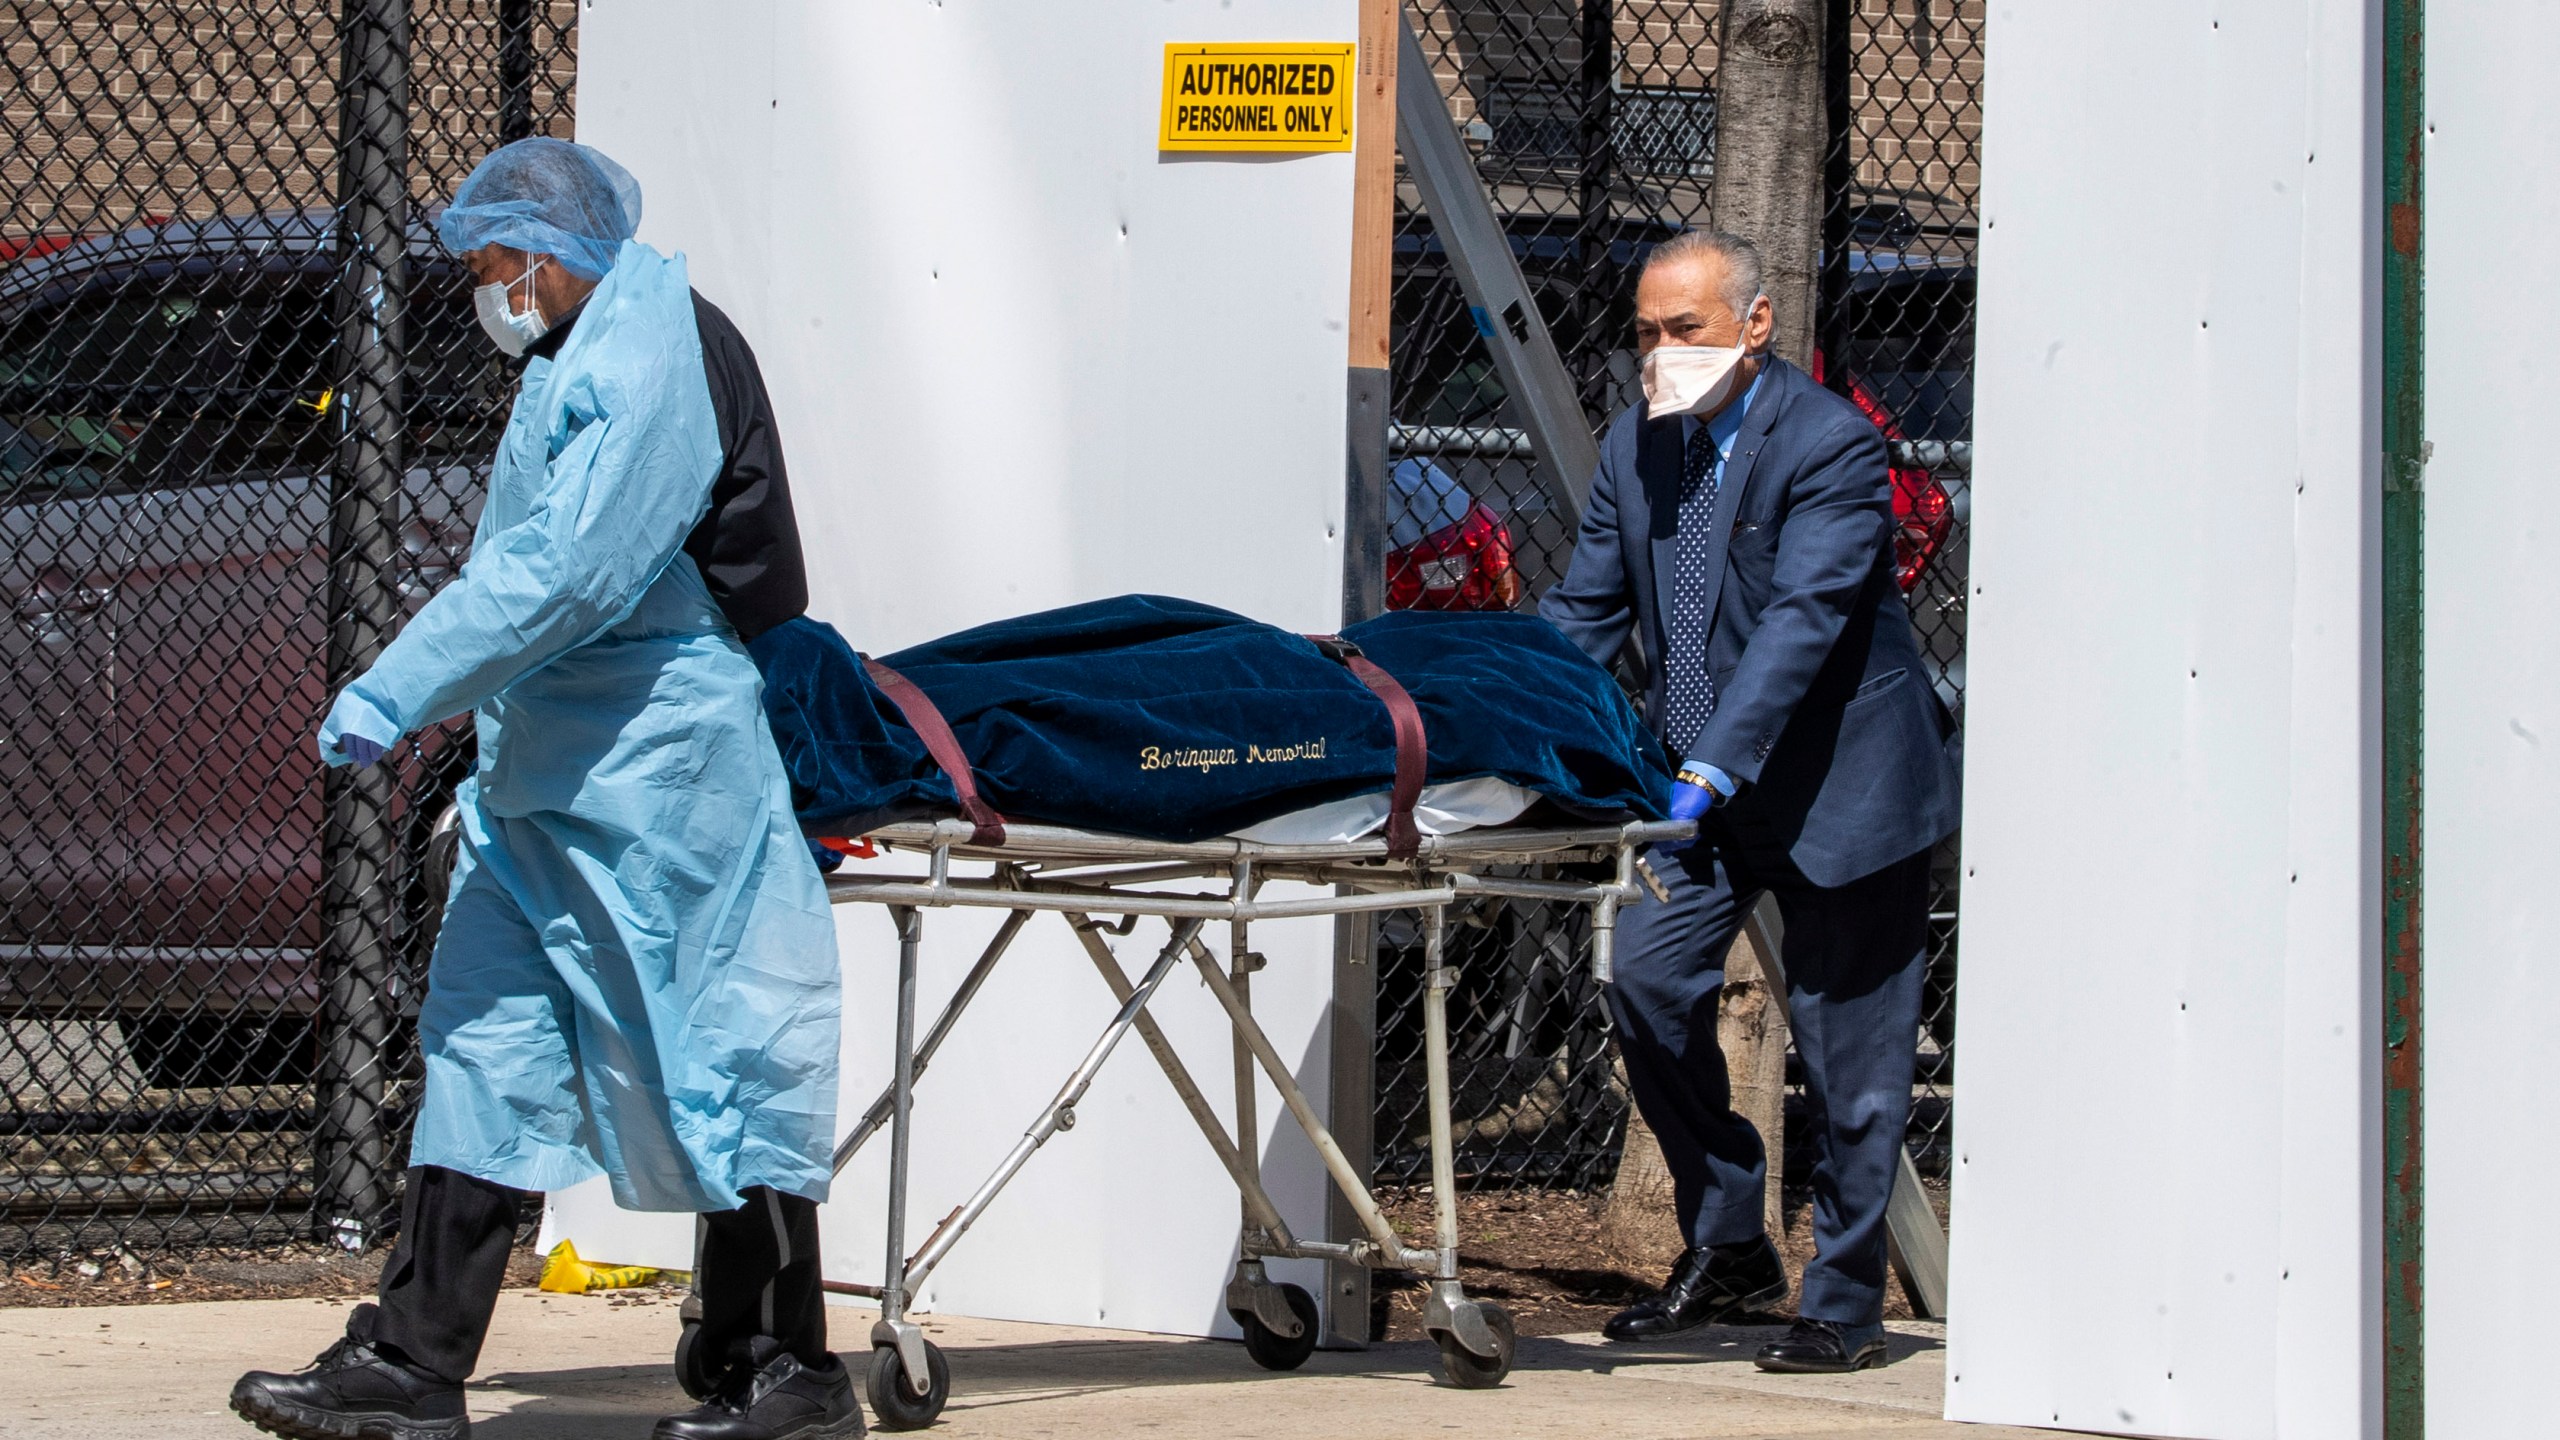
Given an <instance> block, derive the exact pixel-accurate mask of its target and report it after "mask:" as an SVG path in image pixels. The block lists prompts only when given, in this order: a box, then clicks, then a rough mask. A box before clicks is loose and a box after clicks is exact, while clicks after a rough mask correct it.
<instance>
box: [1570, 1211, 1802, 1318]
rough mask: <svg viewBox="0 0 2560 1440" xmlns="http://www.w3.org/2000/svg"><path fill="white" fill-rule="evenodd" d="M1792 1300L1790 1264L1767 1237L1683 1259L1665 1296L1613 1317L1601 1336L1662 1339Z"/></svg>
mask: <svg viewBox="0 0 2560 1440" xmlns="http://www.w3.org/2000/svg"><path fill="white" fill-rule="evenodd" d="M1786 1298H1787V1267H1786V1263H1785V1262H1784V1261H1782V1260H1780V1259H1779V1258H1778V1247H1777V1246H1775V1245H1772V1244H1770V1243H1769V1240H1768V1237H1767V1236H1765V1235H1764V1236H1762V1237H1761V1238H1760V1239H1758V1240H1756V1241H1750V1242H1746V1243H1744V1244H1741V1245H1717V1246H1714V1247H1712V1248H1709V1249H1703V1250H1692V1251H1690V1252H1689V1253H1687V1254H1686V1255H1683V1256H1681V1257H1680V1263H1679V1264H1677V1265H1674V1266H1672V1267H1671V1279H1670V1282H1669V1283H1667V1284H1665V1285H1664V1286H1663V1287H1662V1293H1661V1294H1659V1295H1656V1296H1654V1297H1653V1298H1652V1299H1650V1300H1639V1301H1637V1302H1636V1303H1635V1304H1633V1305H1630V1306H1628V1307H1627V1308H1626V1309H1624V1310H1621V1311H1619V1312H1618V1313H1617V1314H1615V1315H1612V1316H1610V1317H1609V1323H1608V1324H1607V1325H1604V1326H1602V1327H1601V1330H1600V1333H1601V1334H1603V1335H1606V1336H1608V1337H1609V1338H1610V1339H1612V1340H1659V1339H1661V1338H1663V1337H1664V1336H1666V1335H1677V1334H1679V1333H1680V1332H1682V1331H1684V1330H1695V1329H1697V1328H1698V1327H1699V1326H1701V1325H1716V1324H1722V1323H1725V1322H1728V1321H1732V1320H1736V1319H1739V1318H1741V1317H1742V1316H1744V1315H1748V1314H1750V1313H1751V1312H1753V1311H1755V1310H1765V1309H1767V1308H1768V1307H1770V1306H1772V1305H1776V1304H1779V1303H1781V1302H1783V1301H1784V1300H1785V1299H1786Z"/></svg>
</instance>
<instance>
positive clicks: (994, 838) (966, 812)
mask: <svg viewBox="0 0 2560 1440" xmlns="http://www.w3.org/2000/svg"><path fill="white" fill-rule="evenodd" d="M862 668H863V670H864V671H865V672H867V673H868V674H869V675H870V676H871V683H872V684H874V685H877V686H879V687H880V693H881V694H883V695H886V696H888V697H889V703H890V704H892V705H895V706H897V707H898V713H899V714H901V715H904V716H906V717H907V725H908V727H909V728H910V729H912V730H914V731H915V732H916V738H918V739H920V740H922V741H924V748H925V752H926V753H927V754H929V755H931V756H932V757H933V763H934V764H936V765H939V766H941V767H942V773H943V774H944V775H947V776H949V777H950V779H951V791H952V793H953V794H955V795H957V796H959V797H960V813H961V814H962V815H963V816H965V817H967V819H968V821H969V823H970V824H972V825H975V826H977V827H978V828H977V829H976V830H975V831H972V832H971V833H970V836H969V843H970V844H972V845H1001V844H1003V843H1004V817H1003V816H1001V815H999V814H997V813H996V812H995V807H994V806H992V805H989V804H988V803H987V802H986V801H985V800H983V799H981V798H980V797H979V795H978V772H977V770H976V769H975V768H973V767H972V766H971V765H970V764H969V754H968V752H967V751H965V750H962V749H961V748H960V737H959V736H957V735H954V734H952V733H951V722H950V721H948V720H945V719H943V718H942V712H941V711H940V710H939V709H937V708H935V706H934V703H933V701H932V699H931V698H930V697H928V696H927V695H926V694H925V693H924V692H923V691H922V690H919V689H917V688H916V682H914V681H913V680H910V679H908V678H907V677H906V676H904V675H901V674H899V673H898V672H897V671H895V670H892V669H890V668H889V667H888V666H886V665H883V664H881V663H880V662H879V661H877V660H874V659H872V658H871V657H870V656H868V655H865V656H863V657H862Z"/></svg>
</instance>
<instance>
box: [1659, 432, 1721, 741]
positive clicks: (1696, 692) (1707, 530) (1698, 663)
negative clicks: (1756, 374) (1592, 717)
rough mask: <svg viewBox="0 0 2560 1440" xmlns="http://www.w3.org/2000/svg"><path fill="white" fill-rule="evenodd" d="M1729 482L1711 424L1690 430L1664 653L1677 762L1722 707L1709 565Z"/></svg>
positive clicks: (1666, 718) (1665, 736)
mask: <svg viewBox="0 0 2560 1440" xmlns="http://www.w3.org/2000/svg"><path fill="white" fill-rule="evenodd" d="M1723 484H1724V455H1723V452H1722V451H1721V450H1719V449H1718V448H1717V446H1716V441H1715V437H1714V436H1712V435H1710V434H1708V433H1707V427H1706V426H1704V425H1700V426H1697V427H1696V428H1695V429H1694V430H1693V431H1692V432H1691V433H1690V436H1689V447H1688V453H1687V455H1686V456H1685V457H1683V463H1682V465H1681V473H1680V525H1679V530H1678V533H1677V536H1676V538H1675V540H1674V541H1673V547H1672V560H1671V624H1670V626H1669V630H1670V643H1669V644H1668V645H1667V646H1666V647H1665V649H1667V650H1668V651H1669V654H1667V655H1666V656H1665V657H1664V662H1663V667H1662V674H1663V705H1662V743H1663V745H1664V746H1665V747H1666V748H1668V749H1669V750H1670V751H1671V758H1672V759H1673V760H1674V761H1675V762H1676V761H1678V760H1681V759H1684V758H1686V757H1687V755H1688V753H1689V747H1690V746H1692V745H1694V744H1696V743H1697V742H1698V732H1699V731H1701V730H1704V729H1706V728H1707V717H1708V716H1710V715H1713V714H1715V713H1716V681H1715V677H1714V676H1713V675H1710V674H1708V673H1707V612H1708V609H1709V607H1710V606H1712V605H1713V603H1714V601H1715V594H1716V577H1715V576H1714V575H1712V574H1710V573H1709V572H1708V569H1707V561H1708V556H1707V541H1708V539H1709V537H1711V536H1712V535H1713V534H1714V533H1715V528H1716V491H1717V490H1718V489H1720V488H1722V487H1723Z"/></svg>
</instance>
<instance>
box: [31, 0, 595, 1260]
mask: <svg viewBox="0 0 2560 1440" xmlns="http://www.w3.org/2000/svg"><path fill="white" fill-rule="evenodd" d="M0 17H5V18H0V67H5V74H0V79H5V86H0V93H4V94H5V98H0V108H5V115H6V125H7V129H8V133H9V135H10V137H11V143H10V145H9V146H8V147H7V148H6V149H5V151H0V607H5V608H6V610H7V612H8V613H7V616H6V618H5V622H0V1261H11V1262H17V1261H26V1262H36V1263H41V1262H43V1261H45V1260H47V1259H48V1258H59V1257H64V1256H70V1255H79V1254H85V1253H87V1252H89V1251H90V1250H92V1249H95V1248H97V1247H103V1246H112V1247H114V1248H117V1249H120V1250H123V1251H126V1252H135V1251H140V1252H146V1253H147V1252H149V1251H152V1250H156V1249H167V1248H173V1247H181V1246H187V1247H195V1246H205V1245H221V1246H228V1245H250V1244H268V1243H274V1242H279V1241H289V1240H299V1239H311V1238H315V1237H317V1238H325V1239H330V1240H334V1241H336V1242H337V1243H340V1244H355V1243H361V1242H362V1240H364V1239H365V1238H367V1237H369V1236H370V1235H372V1234H374V1233H377V1232H378V1229H379V1227H380V1225H381V1224H382V1222H383V1221H384V1220H385V1219H386V1218H387V1217H388V1215H389V1213H390V1207H391V1206H392V1205H393V1204H394V1202H395V1197H396V1185H397V1178H398V1177H397V1167H398V1165H399V1164H400V1157H401V1156H402V1155H403V1154H405V1151H406V1148H407V1147H406V1137H405V1127H406V1123H407V1117H408V1115H409V1113H410V1108H411V1104H412V1100H413V1096H414V1092H415V1087H416V1084H417V1072H416V1065H415V1058H414V1054H413V1047H412V1046H411V1045H410V1044H409V1043H408V1040H407V1036H408V1034H409V1031H410V1020H411V1018H412V1017H413V1016H414V1013H415V1006H416V1003H417V1000H418V996H419V991H420V989H421V986H422V981H423V975H424V965H425V960H426V953H427V948H428V946H429V944H430V943H431V941H432V932H433V928H434V923H435V919H436V917H437V915H438V913H439V911H440V909H441V904H440V901H441V894H440V875H441V873H442V871H441V864H442V863H444V862H449V852H447V851H446V850H445V849H444V847H441V846H440V845H439V843H438V839H437V837H438V830H437V823H438V821H439V819H440V818H441V817H442V816H443V814H444V813H445V809H446V804H447V798H448V797H449V796H450V794H451V792H452V789H453V786H454V784H455V783H456V782H457V781H458V779H459V778H460V776H461V774H462V773H463V772H464V770H465V769H466V768H467V765H468V761H469V755H468V744H469V737H468V732H467V730H464V729H459V728H453V727H449V728H448V729H447V730H445V731H442V732H438V733H436V734H432V735H429V736H427V737H425V738H424V739H423V740H421V741H417V742H413V743H411V744H410V745H408V746H407V747H405V749H404V752H403V754H402V755H401V756H400V757H399V763H397V764H394V765H384V766H379V767H376V768H375V769H374V770H373V771H370V772H367V774H366V775H365V776H363V777H362V778H357V777H355V776H353V775H351V774H350V772H347V771H344V770H339V771H331V772H328V773H327V774H325V775H324V774H323V772H322V769H321V767H320V765H319V763H318V760H317V757H316V754H315V753H314V750H313V747H312V742H311V735H312V732H313V730H314V728H315V727H316V726H317V724H318V721H319V718H320V712H321V708H322V706H323V703H324V701H325V697H326V696H327V695H328V693H329V692H330V691H331V689H332V688H333V687H334V683H335V682H336V681H337V680H338V679H342V678H344V677H345V676H347V675H349V674H351V673H353V672H354V671H356V670H358V669H361V668H362V667H363V665H364V664H365V663H366V662H367V661H368V660H369V659H370V658H371V656H372V655H373V654H374V653H375V652H376V651H377V650H378V648H379V647H380V645H381V644H382V642H383V641H384V640H385V639H386V638H387V637H388V635H389V633H390V632H391V631H392V629H394V628H395V627H396V626H397V624H398V623H399V621H400V619H401V618H402V617H403V616H404V615H405V614H407V613H408V612H410V611H413V610H414V609H415V608H416V607H417V606H418V605H419V604H420V603H421V602H422V601H423V600H424V599H425V598H426V596H427V595H428V594H430V593H432V592H433V590H434V589H435V587H436V586H437V585H438V584H440V583H441V582H442V580H443V579H445V578H446V577H448V576H450V575H451V574H452V573H453V572H454V571H455V569H457V568H458V567H459V565H460V563H461V558H462V553H463V550H464V547H465V546H466V545H467V543H468V538H469V534H470V527H471V523H472V521H473V520H474V519H475V518H476V514H477V510H478V505H479V498H480V495H481V493H482V488H483V486H484V484H485V482H486V478H487V471H488V466H489V462H490V458H491V455H492V453H493V451H494V449H495V446H496V440H497V435H498V431H499V428H500V426H501V424H502V423H503V420H504V416H505V406H506V402H507V398H508V393H509V389H510V385H511V377H510V376H509V374H508V372H507V370H506V369H505V367H504V365H503V363H502V362H500V361H499V360H498V359H497V358H496V356H495V354H494V352H493V351H492V350H491V349H490V348H489V346H488V345H487V344H486V343H485V342H483V341H482V340H481V339H480V337H479V336H478V333H477V329H476V326H475V323H474V321H473V318H472V311H471V303H470V281H469V278H468V276H467V274H466V273H465V272H464V271H463V270H462V269H461V267H460V266H459V264H458V263H457V262H456V261H454V260H453V259H452V258H451V257H450V256H448V255H446V254H445V253H444V252H443V250H442V248H441V247H440V246H439V245H437V244H436V243H435V240H434V238H433V235H432V230H431V227H430V225H429V221H430V219H431V216H432V209H433V206H434V205H435V204H436V203H437V202H438V201H440V199H441V198H442V197H444V196H446V195H448V194H450V193H451V191H452V189H453V187H454V185H455V184H456V183H458V182H459V181H460V180H461V178H462V176H463V175H464V174H465V173H467V172H468V169H469V167H470V166H471V164H472V163H473V162H475V161H476V160H477V159H478V158H479V157H480V156H481V155H482V154H484V153H486V152H487V151H488V150H489V149H490V148H492V147H494V146H495V145H497V144H499V143H500V142H502V141H504V140H508V139H514V138H518V137H521V136H525V135H532V134H566V133H567V128H568V119H569V115H570V104H571V99H572V91H573V85H574V77H575V44H574V42H575V31H574V26H575V21H576V7H575V5H574V3H572V0H557V3H554V0H343V3H340V4H336V5H320V4H307V3H292V0H251V3H242V4H232V5H222V6H182V5H168V4H149V3H138V0H126V3H81V0H8V3H0Z"/></svg>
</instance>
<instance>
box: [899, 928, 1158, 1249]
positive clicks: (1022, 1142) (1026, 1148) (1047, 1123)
mask: <svg viewBox="0 0 2560 1440" xmlns="http://www.w3.org/2000/svg"><path fill="white" fill-rule="evenodd" d="M1203 923H1204V922H1202V921H1199V920H1180V921H1176V922H1175V923H1174V926H1173V938H1172V939H1171V940H1170V941H1168V942H1166V944H1165V947H1164V950H1163V953H1161V954H1159V955H1157V956H1156V963H1155V964H1154V965H1153V966H1152V967H1151V968H1149V969H1148V971H1147V978H1146V979H1144V980H1141V981H1139V982H1138V988H1137V989H1136V990H1135V991H1133V992H1131V994H1130V996H1129V998H1128V999H1126V1000H1123V1001H1121V1002H1120V1010H1119V1013H1117V1014H1115V1015H1113V1016H1112V1017H1111V1023H1110V1024H1109V1025H1106V1026H1104V1027H1103V1030H1102V1035H1101V1038H1099V1039H1097V1040H1095V1041H1094V1042H1093V1047H1092V1048H1091V1049H1089V1050H1087V1051H1086V1052H1085V1056H1084V1060H1083V1062H1082V1063H1081V1064H1079V1065H1077V1066H1076V1068H1075V1073H1074V1074H1072V1075H1070V1076H1068V1077H1067V1083H1066V1084H1065V1085H1063V1086H1061V1087H1059V1090H1058V1094H1057V1098H1056V1099H1053V1100H1051V1101H1050V1102H1049V1103H1048V1105H1047V1106H1046V1107H1044V1108H1043V1109H1042V1110H1041V1112H1040V1118H1038V1119H1037V1120H1034V1121H1032V1122H1031V1128H1030V1129H1028V1130H1025V1131H1023V1132H1022V1138H1021V1139H1019V1140H1017V1141H1015V1142H1014V1143H1013V1148H1012V1149H1011V1150H1009V1151H1007V1152H1005V1157H1004V1159H1003V1161H1002V1162H1000V1163H999V1164H998V1165H997V1166H996V1169H995V1173H994V1174H992V1175H989V1176H988V1177H987V1178H986V1180H985V1182H984V1183H982V1184H981V1185H979V1186H978V1189H977V1192H976V1193H975V1194H973V1195H971V1196H970V1197H969V1198H968V1200H966V1201H965V1202H963V1203H962V1204H961V1206H960V1208H959V1209H957V1210H954V1211H952V1212H951V1214H950V1215H949V1216H948V1217H946V1218H945V1219H944V1220H943V1222H942V1223H941V1224H940V1225H938V1226H936V1227H934V1231H933V1235H932V1237H931V1238H930V1239H928V1240H926V1241H925V1242H924V1246H923V1248H922V1249H919V1250H918V1251H916V1253H915V1258H913V1259H911V1260H909V1261H908V1262H907V1267H906V1270H907V1273H906V1275H905V1277H904V1284H905V1288H906V1290H907V1292H908V1293H909V1294H913V1293H914V1292H915V1289H916V1287H917V1286H919V1285H921V1284H923V1283H924V1277H925V1276H927V1275H930V1274H932V1273H933V1267H934V1266H936V1265H938V1264H940V1263H942V1257H943V1256H945V1255H948V1254H950V1253H951V1247H952V1246H954V1245H957V1244H959V1243H960V1237H961V1236H963V1235H965V1234H967V1233H968V1232H969V1227H970V1226H972V1225H974V1224H976V1223H977V1222H978V1217H979V1216H981V1215H983V1214H985V1213H986V1211H987V1207H988V1206H989V1205H991V1204H994V1203H995V1198H996V1196H997V1195H998V1194H999V1193H1001V1192H1002V1191H1003V1189H1004V1187H1005V1186H1006V1185H1007V1184H1009V1183H1011V1181H1012V1180H1013V1177H1014V1176H1015V1175H1016V1174H1019V1173H1020V1172H1021V1170H1022V1167H1023V1166H1024V1165H1025V1164H1027V1163H1029V1161H1030V1159H1031V1156H1032V1153H1033V1152H1034V1151H1036V1150H1038V1149H1039V1148H1040V1147H1041V1146H1043V1145H1046V1144H1048V1143H1049V1137H1050V1136H1052V1135H1055V1134H1057V1133H1058V1132H1059V1131H1061V1130H1065V1129H1069V1128H1071V1127H1073V1126H1074V1124H1075V1123H1076V1102H1077V1101H1079V1100H1082V1099H1083V1098H1084V1092H1085V1091H1086V1090H1088V1089H1090V1088H1092V1085H1093V1077H1094V1076H1096V1075H1098V1074H1100V1073H1102V1062H1103V1061H1105V1060H1108V1059H1110V1058H1111V1052H1112V1051H1113V1050H1114V1049H1115V1048H1117V1047H1118V1046H1119V1044H1120V1037H1122V1036H1124V1035H1126V1034H1128V1033H1129V1031H1130V1029H1131V1027H1132V1026H1134V1025H1136V1024H1137V1020H1138V1016H1139V1015H1141V1014H1143V1013H1144V1012H1145V1010H1146V1008H1147V1003H1148V1002H1149V1001H1151V1000H1153V999H1155V995H1156V990H1157V989H1158V988H1159V987H1161V986H1162V985H1163V984H1164V978H1165V977H1166V976H1167V975H1170V974H1172V973H1173V966H1174V962H1176V961H1178V960H1180V959H1181V958H1182V956H1183V953H1184V952H1185V951H1186V950H1188V949H1190V948H1191V947H1192V945H1193V944H1194V943H1195V942H1196V941H1197V939H1198V937H1199V934H1200V927H1201V925H1202V924H1203Z"/></svg>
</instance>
